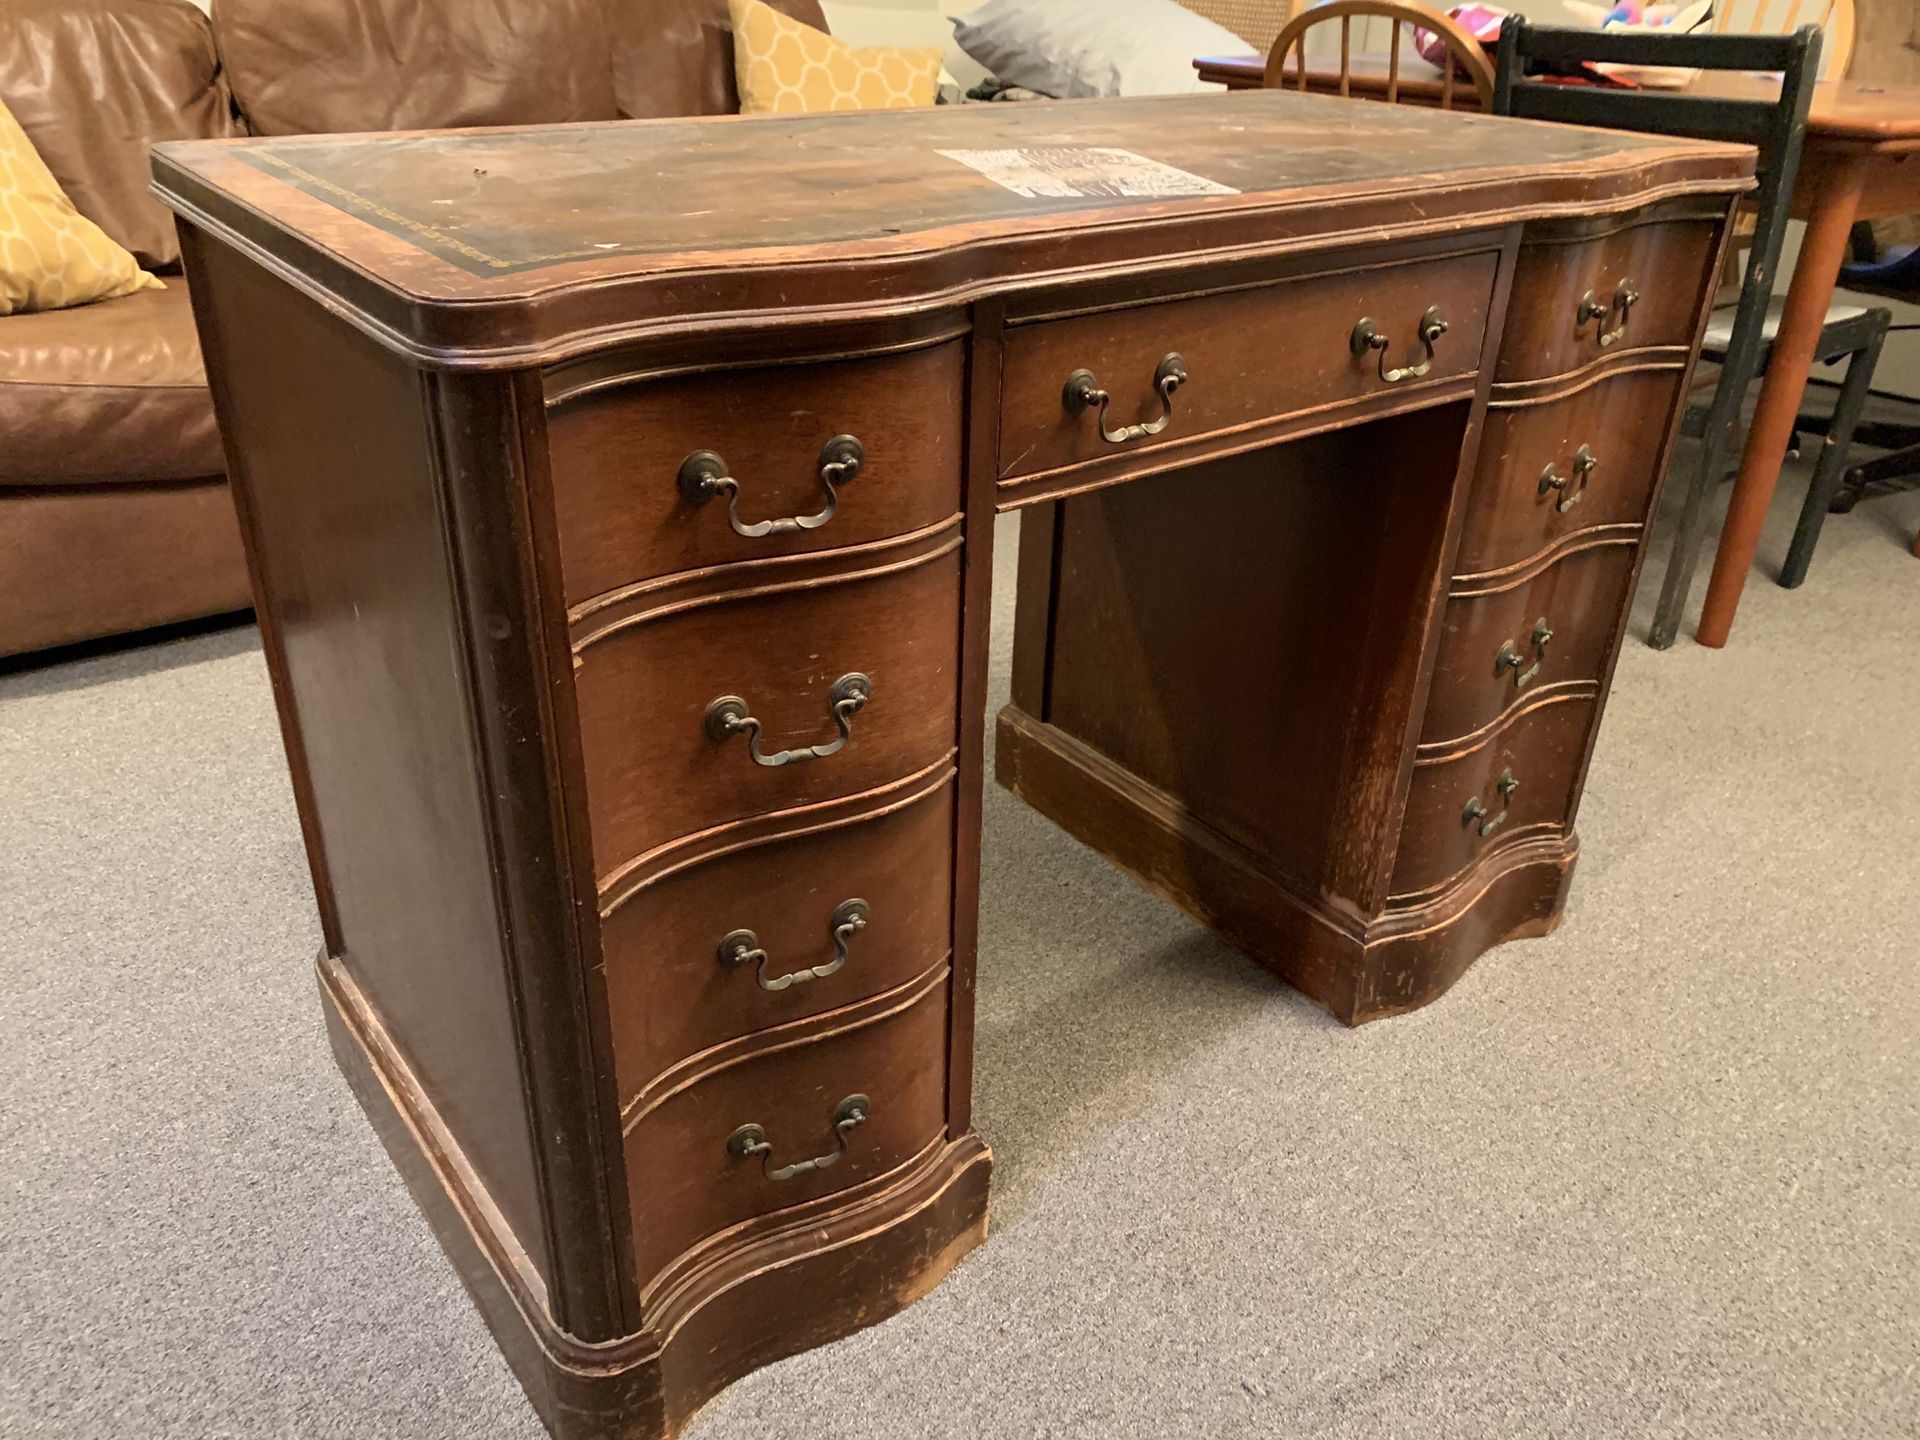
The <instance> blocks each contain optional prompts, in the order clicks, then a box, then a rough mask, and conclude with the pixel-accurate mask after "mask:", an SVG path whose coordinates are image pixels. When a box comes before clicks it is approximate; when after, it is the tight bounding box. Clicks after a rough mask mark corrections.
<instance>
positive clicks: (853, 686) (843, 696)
mask: <svg viewBox="0 0 1920 1440" xmlns="http://www.w3.org/2000/svg"><path fill="white" fill-rule="evenodd" d="M872 698H873V682H872V681H871V680H869V679H868V678H867V677H866V676H864V675H861V674H858V673H855V674H849V675H842V676H841V677H840V678H839V679H838V680H836V681H834V682H833V689H832V690H831V691H830V692H828V695H827V708H828V709H829V710H830V711H831V712H832V714H833V723H834V724H836V725H838V726H839V727H840V738H839V739H838V740H830V741H827V742H826V743H825V744H821V745H804V746H802V747H801V748H800V749H798V750H779V751H776V752H774V753H773V754H771V755H768V754H765V753H763V752H762V751H761V749H760V721H759V719H758V718H757V717H755V716H754V714H753V712H752V711H750V710H749V709H748V708H747V702H746V701H745V700H742V699H741V698H740V697H739V696H738V695H722V696H721V697H720V698H719V699H718V700H715V701H714V702H713V703H712V704H711V705H709V706H707V719H706V725H707V738H709V739H710V740H714V741H716V742H724V741H727V740H731V739H732V738H733V737H734V736H736V735H745V736H746V737H747V754H749V755H750V756H752V757H753V763H754V764H756V765H791V764H792V763H793V762H794V761H796V760H824V759H826V757H827V756H829V755H836V754H838V753H839V752H840V751H842V750H844V749H846V748H847V742H848V741H849V740H851V739H852V738H853V717H854V716H855V715H857V714H859V713H860V710H861V708H862V707H863V706H865V705H866V703H867V701H869V700H871V699H872Z"/></svg>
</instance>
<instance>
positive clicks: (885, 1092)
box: [624, 955, 947, 1304]
mask: <svg viewBox="0 0 1920 1440" xmlns="http://www.w3.org/2000/svg"><path fill="white" fill-rule="evenodd" d="M946 1000H947V967H946V957H945V956H944V955H943V956H941V957H940V960H939V961H938V962H937V963H936V964H935V965H934V966H933V967H932V968H931V969H929V970H928V971H926V972H925V973H924V974H923V975H921V976H919V977H917V978H915V979H912V980H909V981H907V982H906V983H905V984H904V985H900V986H898V987H896V988H894V989H892V990H888V991H883V992H882V993H881V994H879V995H875V996H871V997H869V998H868V999H866V1000H863V1001H859V1002H857V1003H855V1004H852V1005H848V1006H844V1007H842V1008H841V1009H838V1010H834V1011H829V1012H828V1013H827V1014H825V1015H820V1016H814V1017H809V1018H807V1019H803V1020H795V1021H791V1022H789V1023H788V1024H786V1025H780V1026H775V1027H773V1028H771V1029H767V1030H762V1031H758V1032H754V1033H752V1034H749V1035H746V1036H742V1037H740V1038H738V1039H735V1040H732V1041H730V1042H727V1043H723V1044H720V1045H715V1046H712V1047H710V1048H709V1049H706V1050H703V1051H701V1052H699V1053H698V1054H696V1055H692V1056H690V1057H688V1059H687V1060H685V1061H684V1062H683V1063H682V1064H681V1065H679V1066H677V1067H676V1068H675V1069H673V1070H670V1071H668V1072H667V1073H666V1074H664V1075H662V1076H660V1077H658V1078H657V1079H656V1080H655V1081H654V1082H653V1083H652V1084H651V1085H649V1086H648V1087H647V1088H646V1089H644V1090H642V1091H641V1092H640V1093H639V1094H638V1095H636V1096H635V1097H634V1098H633V1099H632V1100H630V1101H628V1102H627V1104H626V1106H625V1107H624V1113H625V1124H626V1146H627V1170H628V1180H627V1188H628V1191H629V1193H631V1194H632V1195H633V1196H634V1197H635V1202H636V1208H635V1213H634V1217H633V1222H634V1223H633V1236H634V1239H633V1250H634V1273H635V1276H636V1278H637V1279H638V1280H639V1282H640V1293H641V1300H642V1303H643V1304H644V1303H645V1302H646V1301H647V1300H648V1299H649V1298H651V1294H652V1290H653V1281H654V1279H655V1277H657V1276H658V1275H659V1274H660V1273H661V1271H662V1270H663V1269H665V1267H666V1265H667V1264H668V1262H669V1261H671V1260H672V1259H673V1258H674V1257H675V1256H677V1255H679V1254H680V1253H681V1252H682V1251H684V1250H685V1249H687V1248H688V1247H689V1246H690V1245H691V1244H692V1243H693V1242H694V1241H695V1240H698V1239H699V1238H701V1237H703V1236H707V1235H714V1234H717V1233H719V1232H721V1231H723V1230H725V1229H727V1228H728V1227H730V1226H732V1225H736V1224H738V1223H739V1222H741V1221H743V1220H747V1219H750V1218H752V1217H753V1216H755V1215H765V1214H768V1213H771V1212H772V1211H775V1210H785V1209H788V1208H790V1207H792V1206H795V1205H800V1204H804V1203H805V1202H807V1201H810V1200H818V1199H820V1198H821V1197H823V1196H826V1195H830V1194H832V1193H833V1192H835V1191H837V1190H844V1189H848V1188H849V1187H852V1186H855V1185H859V1184H861V1183H863V1182H866V1181H870V1180H875V1179H877V1178H878V1177H880V1176H882V1175H885V1174H887V1173H888V1172H889V1171H892V1170H895V1169H897V1168H899V1167H900V1166H902V1165H905V1164H907V1163H908V1162H909V1161H910V1160H912V1159H913V1158H914V1157H915V1156H916V1155H919V1154H920V1153H921V1152H922V1151H924V1150H925V1149H926V1148H927V1147H928V1146H929V1145H932V1144H933V1143H935V1142H936V1141H938V1140H939V1139H940V1138H941V1137H942V1136H943V1135H944V1134H945V1131H946V1120H947V1116H946V1095H947V1087H946V1043H945V1037H946V1030H947V1011H946ZM854 1095H864V1096H866V1097H867V1100H868V1102H869V1104H868V1105H867V1106H866V1107H865V1109H864V1111H863V1113H864V1114H865V1115H866V1116H867V1118H866V1119H865V1120H864V1121H863V1122H862V1123H861V1124H860V1125H859V1126H858V1127H857V1128H855V1129H854V1130H852V1131H850V1132H848V1134H847V1135H846V1136H845V1143H844V1146H843V1145H842V1144H841V1143H840V1142H839V1141H837V1140H836V1137H835V1129H834V1120H835V1114H836V1109H837V1107H838V1106H839V1105H840V1103H841V1102H842V1101H843V1100H845V1099H847V1098H848V1097H849V1096H854ZM749 1123H751V1124H756V1125H759V1126H761V1127H763V1128H764V1130H765V1132H766V1135H765V1139H766V1143H767V1144H768V1145H769V1146H771V1147H772V1148H771V1150H770V1152H769V1153H768V1154H767V1155H766V1156H765V1157H764V1160H763V1159H762V1158H761V1157H759V1156H753V1155H749V1156H738V1155H734V1154H731V1153H729V1151H728V1148H727V1141H728V1138H729V1137H730V1136H731V1135H732V1134H733V1132H734V1131H735V1130H736V1129H737V1128H739V1127H740V1126H742V1125H744V1124H749ZM825 1156H836V1157H837V1158H836V1159H835V1161H834V1162H833V1163H832V1164H830V1165H828V1166H825V1167H824V1168H817V1169H809V1170H805V1171H803V1172H802V1173H800V1174H797V1175H792V1176H790V1177H788V1178H784V1179H783V1178H775V1177H778V1176H779V1174H780V1171H781V1169H782V1167H790V1166H793V1165H795V1164H796V1163H804V1162H806V1161H808V1160H814V1159H819V1158H823V1157H825Z"/></svg>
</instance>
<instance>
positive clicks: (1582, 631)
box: [1420, 538, 1636, 741]
mask: <svg viewBox="0 0 1920 1440" xmlns="http://www.w3.org/2000/svg"><path fill="white" fill-rule="evenodd" d="M1635 548H1636V547H1635V544H1634V542H1633V540H1632V539H1631V538H1627V539H1624V540H1622V539H1617V538H1616V539H1613V540H1611V541H1610V542H1609V543H1603V544H1596V545H1593V546H1590V547H1589V548H1587V549H1584V550H1577V551H1575V552H1573V553H1572V554H1569V555H1567V556H1565V557H1564V558H1562V559H1559V560H1557V561H1555V562H1554V563H1552V564H1550V565H1548V566H1547V567H1546V568H1545V569H1544V570H1543V571H1540V572H1538V573H1534V574H1528V575H1526V576H1524V578H1520V579H1518V580H1515V581H1512V582H1505V583H1504V588H1500V589H1488V590H1484V591H1476V592H1474V593H1467V594H1462V593H1459V588H1460V587H1458V586H1456V587H1455V593H1454V594H1453V595H1452V596H1450V597H1449V598H1448V600H1447V608H1446V613H1445V615H1444V616H1443V617H1442V619H1441V633H1440V658H1439V660H1438V662H1437V663H1436V664H1435V666H1434V672H1433V686H1432V689H1431V690H1430V692H1429V694H1428V697H1427V718H1426V723H1425V724H1424V725H1423V726H1422V727H1421V732H1420V737H1421V739H1422V740H1423V741H1441V740H1453V739H1458V738H1460V737H1461V736H1464V735H1467V734H1469V733H1471V732H1473V731H1476V730H1479V729H1480V728H1481V727H1482V726H1485V725H1487V724H1490V723H1491V722H1493V721H1494V720H1496V719H1498V718H1499V717H1500V715H1501V714H1502V712H1504V711H1506V710H1508V709H1510V708H1512V707H1514V706H1516V705H1521V704H1524V703H1525V702H1526V701H1527V700H1528V699H1529V698H1530V696H1531V695H1532V694H1533V693H1536V692H1538V691H1541V690H1545V689H1547V688H1549V687H1552V686H1557V685H1566V684H1588V685H1594V686H1597V685H1598V684H1599V683H1600V675H1601V672H1602V670H1603V669H1604V668H1605V666H1606V662H1607V657H1608V655H1609V654H1610V653H1611V652H1612V649H1613V632H1614V627H1615V625H1616V624H1617V623H1618V621H1619V618H1620V611H1621V608H1622V607H1623V606H1624V605H1625V604H1626V601H1627V581H1628V578H1629V577H1630V576H1631V575H1632V573H1633V560H1634V550H1635ZM1543 630H1544V631H1545V633H1546V637H1547V638H1546V639H1545V642H1544V643H1540V636H1541V633H1542V631H1543ZM1509 655H1511V657H1512V658H1511V659H1509V658H1508V656H1509Z"/></svg>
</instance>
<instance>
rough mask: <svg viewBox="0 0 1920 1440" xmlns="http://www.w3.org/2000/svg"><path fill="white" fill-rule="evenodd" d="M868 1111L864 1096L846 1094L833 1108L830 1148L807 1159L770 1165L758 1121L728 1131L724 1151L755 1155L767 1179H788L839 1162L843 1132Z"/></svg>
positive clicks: (863, 1121) (863, 1119) (737, 1156)
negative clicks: (730, 1131)
mask: <svg viewBox="0 0 1920 1440" xmlns="http://www.w3.org/2000/svg"><path fill="white" fill-rule="evenodd" d="M872 1112H873V1102H872V1101H871V1100H869V1099H867V1097H866V1096H864V1095H849V1096H847V1098H846V1099H844V1100H842V1101H841V1102H840V1104H839V1105H838V1106H837V1107H836V1108H835V1110H834V1112H833V1149H831V1150H829V1151H828V1152H827V1153H826V1154H824V1155H816V1156H814V1157H813V1158H812V1159H811V1160H796V1161H794V1162H793V1164H791V1165H782V1166H780V1167H779V1168H777V1169H775V1168H773V1167H772V1165H771V1164H770V1162H771V1161H772V1159H773V1144H772V1142H770V1141H769V1140H768V1139H767V1132H766V1129H765V1127H764V1126H760V1125H742V1126H741V1127H740V1128H739V1129H738V1130H736V1131H734V1132H733V1134H731V1135H729V1136H728V1137H727V1153H728V1154H729V1155H731V1156H733V1158H734V1159H736V1160H744V1159H746V1158H748V1157H749V1156H752V1155H758V1156H759V1157H760V1168H761V1170H762V1171H764V1172H765V1174H766V1177H767V1179H769V1180H791V1179H793V1178H794V1176H796V1175H806V1174H809V1173H811V1172H812V1171H815V1170H829V1169H831V1168H832V1167H833V1166H835V1165H837V1164H839V1163H840V1157H841V1156H842V1155H844V1154H846V1153H847V1136H849V1135H851V1134H852V1133H853V1132H854V1131H855V1130H857V1129H859V1128H860V1127H861V1126H862V1125H864V1124H866V1123H867V1116H868V1115H870V1114H871V1113H872Z"/></svg>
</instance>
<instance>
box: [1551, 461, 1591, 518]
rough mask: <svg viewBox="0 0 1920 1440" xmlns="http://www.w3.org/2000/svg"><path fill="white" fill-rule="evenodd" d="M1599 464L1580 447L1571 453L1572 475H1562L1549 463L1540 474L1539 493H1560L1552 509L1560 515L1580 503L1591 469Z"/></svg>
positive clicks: (1585, 491)
mask: <svg viewBox="0 0 1920 1440" xmlns="http://www.w3.org/2000/svg"><path fill="white" fill-rule="evenodd" d="M1599 463H1600V461H1599V459H1598V458H1597V457H1596V456H1595V455H1594V453H1593V451H1592V449H1590V448H1589V447H1588V446H1585V445H1582V446H1581V447H1580V448H1579V449H1578V450H1576V451H1574V452H1573V474H1572V475H1562V474H1561V473H1560V472H1559V471H1558V470H1556V469H1554V467H1553V463H1552V462H1551V461H1549V462H1548V463H1547V468H1546V469H1544V470H1542V471H1541V472H1540V493H1541V494H1542V495H1551V494H1552V493H1553V492H1554V491H1556V490H1558V491H1559V492H1560V499H1559V500H1558V501H1556V502H1555V505H1554V508H1555V509H1557V510H1558V511H1559V512H1560V513H1561V514H1562V515H1564V514H1566V513H1567V511H1569V510H1571V509H1573V507H1574V506H1576V505H1578V504H1579V503H1580V497H1581V496H1583V495H1585V494H1586V493H1587V482H1588V481H1589V480H1591V479H1593V467H1594V466H1596V465H1598V464H1599Z"/></svg>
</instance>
